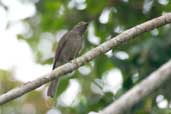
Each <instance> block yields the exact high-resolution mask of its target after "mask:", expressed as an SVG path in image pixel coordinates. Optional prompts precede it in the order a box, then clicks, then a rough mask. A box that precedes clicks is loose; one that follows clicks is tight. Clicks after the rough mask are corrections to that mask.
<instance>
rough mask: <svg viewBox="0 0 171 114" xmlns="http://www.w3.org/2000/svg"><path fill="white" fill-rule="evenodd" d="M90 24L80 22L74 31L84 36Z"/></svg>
mask: <svg viewBox="0 0 171 114" xmlns="http://www.w3.org/2000/svg"><path fill="white" fill-rule="evenodd" d="M87 26H88V23H87V22H84V21H82V22H79V23H78V24H77V25H76V26H75V27H74V28H73V31H76V32H79V33H80V34H83V33H84V32H85V31H86V29H87Z"/></svg>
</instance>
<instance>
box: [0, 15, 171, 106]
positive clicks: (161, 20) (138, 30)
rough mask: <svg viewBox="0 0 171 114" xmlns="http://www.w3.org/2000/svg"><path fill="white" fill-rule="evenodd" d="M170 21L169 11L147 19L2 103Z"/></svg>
mask: <svg viewBox="0 0 171 114" xmlns="http://www.w3.org/2000/svg"><path fill="white" fill-rule="evenodd" d="M168 23H171V13H167V14H165V15H163V16H160V17H158V18H155V19H152V20H150V21H147V22H145V23H143V24H140V25H137V26H135V27H133V28H131V29H128V30H126V31H124V32H123V33H121V34H120V35H118V36H116V37H114V38H112V39H110V40H108V41H106V42H104V43H102V44H101V45H99V46H97V47H96V48H94V49H92V50H90V51H88V52H87V53H85V54H84V55H82V56H81V57H78V58H77V59H75V60H73V61H71V62H69V63H66V64H64V65H62V66H60V67H58V68H56V69H55V70H53V71H52V72H51V73H49V74H46V75H44V76H42V77H41V78H38V79H36V80H34V81H32V82H29V83H27V84H24V85H22V86H21V87H18V88H15V89H13V90H10V91H9V92H7V93H5V94H3V95H1V96H0V104H4V103H6V102H8V101H10V100H13V99H15V98H17V97H20V96H22V95H23V94H25V93H28V92H30V91H32V90H33V89H36V88H38V87H40V86H41V85H43V84H45V83H47V82H49V81H51V80H54V79H56V77H59V76H61V75H64V74H66V73H69V72H72V71H73V70H75V69H77V68H78V67H80V66H82V65H83V64H85V63H86V62H88V61H90V60H92V59H94V58H95V57H97V56H98V55H100V54H102V53H105V52H107V51H109V50H110V49H112V48H113V47H116V46H119V45H120V44H122V43H125V42H127V41H128V40H131V39H133V38H134V37H135V36H137V35H140V34H142V33H144V32H147V31H150V30H152V29H154V28H157V27H160V26H162V25H165V24H168Z"/></svg>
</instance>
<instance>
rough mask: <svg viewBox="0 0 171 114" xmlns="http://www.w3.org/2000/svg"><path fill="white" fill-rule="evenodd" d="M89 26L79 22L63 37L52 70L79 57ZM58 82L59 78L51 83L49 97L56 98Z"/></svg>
mask: <svg viewBox="0 0 171 114" xmlns="http://www.w3.org/2000/svg"><path fill="white" fill-rule="evenodd" d="M87 26H88V23H87V22H84V21H82V22H79V23H78V24H77V25H75V26H74V27H73V29H72V30H70V31H69V32H67V33H66V34H64V35H63V37H62V38H61V39H60V41H59V43H58V48H57V49H56V54H55V57H54V62H53V67H52V70H54V69H55V68H57V67H59V66H60V65H63V64H65V63H67V62H69V61H70V60H72V59H74V58H75V57H77V56H78V54H79V51H80V49H81V48H82V45H83V34H84V32H85V31H86V29H87ZM58 81H59V77H57V78H56V79H55V80H53V81H52V82H51V83H50V85H49V87H48V91H47V96H49V97H54V96H55V94H56V88H57V85H58Z"/></svg>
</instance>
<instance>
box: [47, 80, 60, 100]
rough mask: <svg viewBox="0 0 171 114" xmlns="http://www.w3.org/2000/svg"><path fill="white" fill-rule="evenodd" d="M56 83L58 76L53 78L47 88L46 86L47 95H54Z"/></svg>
mask: <svg viewBox="0 0 171 114" xmlns="http://www.w3.org/2000/svg"><path fill="white" fill-rule="evenodd" d="M57 84H58V78H57V79H55V80H53V81H52V82H51V83H50V85H49V88H48V91H47V95H48V96H50V97H54V96H55V92H56V87H57Z"/></svg>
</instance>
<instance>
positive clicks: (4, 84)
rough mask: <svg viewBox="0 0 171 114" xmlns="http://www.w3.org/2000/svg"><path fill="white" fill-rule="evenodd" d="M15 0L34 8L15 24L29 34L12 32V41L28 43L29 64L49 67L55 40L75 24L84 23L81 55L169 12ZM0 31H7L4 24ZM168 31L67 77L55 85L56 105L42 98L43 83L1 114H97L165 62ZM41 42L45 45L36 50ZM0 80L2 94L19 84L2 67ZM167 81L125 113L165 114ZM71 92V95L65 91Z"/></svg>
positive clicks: (161, 2)
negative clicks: (71, 87) (86, 24)
mask: <svg viewBox="0 0 171 114" xmlns="http://www.w3.org/2000/svg"><path fill="white" fill-rule="evenodd" d="M16 1H18V2H20V3H23V4H28V3H32V4H33V5H35V7H36V13H35V14H34V15H32V16H30V17H27V18H24V19H20V20H19V21H21V22H24V23H26V24H27V25H28V27H29V31H28V32H26V33H21V34H17V39H18V40H19V41H25V42H26V43H28V44H29V46H30V47H31V49H32V53H33V55H34V60H35V61H36V63H38V64H41V65H42V66H44V65H52V62H53V54H54V51H55V48H56V47H57V45H58V44H57V41H58V40H59V38H60V36H61V35H62V34H64V33H65V32H66V31H68V30H70V29H71V28H72V27H73V26H74V25H75V24H77V23H78V22H80V21H87V22H89V27H88V30H87V32H86V34H85V36H84V37H85V44H84V48H83V49H82V51H81V54H83V53H85V52H87V51H89V50H90V49H92V48H94V47H95V46H97V45H98V44H100V43H102V42H104V41H106V40H108V39H110V38H111V37H113V36H116V35H117V34H119V33H120V32H122V31H124V30H126V29H128V28H130V27H133V26H135V25H137V24H140V23H142V22H145V21H147V20H149V19H152V18H155V17H157V16H160V15H162V14H163V13H165V12H170V11H171V1H169V0H40V1H38V0H37V1H34V0H30V1H28V0H16ZM1 7H3V8H4V9H5V10H6V12H7V13H8V11H9V8H10V6H8V5H6V4H5V3H4V2H3V1H1ZM21 10H22V9H21ZM7 22H9V21H7ZM8 24H9V25H10V24H11V23H10V22H9V23H8ZM5 29H9V28H8V26H7V27H6V28H5ZM170 31H171V26H170V25H166V26H163V27H161V28H158V29H155V30H153V31H151V32H148V33H145V34H143V35H141V36H138V37H139V38H138V39H136V40H132V41H130V42H127V43H125V44H124V45H121V46H119V47H118V48H117V49H116V48H114V49H112V50H111V51H110V52H108V53H106V54H104V55H101V56H99V57H97V58H96V59H95V60H93V61H92V62H90V63H87V64H86V65H85V66H84V67H82V68H81V69H79V70H77V71H74V72H73V73H71V74H68V75H69V77H66V78H63V79H61V81H60V85H59V87H58V93H57V95H58V100H57V101H58V103H57V104H56V106H55V107H52V104H53V99H48V98H47V97H46V89H47V85H46V86H43V87H41V88H40V89H37V90H35V91H32V92H30V93H28V94H26V95H24V96H22V97H20V98H18V99H16V100H14V101H11V102H9V103H7V104H5V105H2V106H0V114H59V113H62V114H87V113H89V112H91V111H95V112H96V111H99V110H101V109H103V108H104V107H105V106H107V105H109V104H110V103H111V102H113V101H114V100H116V99H117V98H119V97H120V96H121V95H122V94H124V93H125V92H126V91H128V90H129V89H130V88H132V87H133V86H134V85H135V84H137V83H138V82H139V81H141V80H142V79H144V78H145V77H146V76H147V75H148V74H150V73H151V72H152V71H154V70H155V69H157V68H158V67H159V66H161V65H162V64H163V63H165V62H166V61H168V60H169V59H170V56H171V32H170ZM56 39H57V40H56ZM9 42H10V41H9ZM42 42H44V45H43V47H42V48H41V49H40V48H39V46H40V43H42ZM46 42H48V44H47V45H49V42H50V45H51V48H50V49H49V48H47V47H48V46H46ZM4 50H6V49H4ZM50 52H52V53H50ZM1 53H2V52H1ZM2 54H3V53H2ZM23 54H24V53H23ZM21 59H22V58H21ZM109 74H111V75H112V77H113V78H111V75H110V78H109ZM120 74H121V79H120V77H119V76H120ZM107 77H108V78H107ZM107 79H112V80H111V81H113V80H115V79H116V81H114V82H109V80H108V81H106V80H107ZM11 80H12V81H11ZM0 81H1V83H0V87H1V88H0V92H1V93H4V92H6V91H8V90H10V89H12V88H14V87H17V86H19V85H21V84H22V83H23V82H21V81H20V80H17V79H15V76H14V74H13V71H11V70H9V69H3V68H2V69H1V70H0ZM71 82H73V83H74V84H77V85H75V86H77V88H78V89H77V92H76V93H77V94H76V97H74V99H73V100H72V101H70V103H66V102H67V101H65V102H64V101H61V100H59V99H64V100H65V99H67V96H63V97H61V96H62V94H63V93H64V92H65V91H66V90H67V88H69V85H71ZM169 82H170V80H168V83H167V84H165V85H164V86H163V87H162V88H161V89H159V90H158V91H155V92H154V93H152V94H151V95H150V96H148V97H147V98H145V99H143V100H142V101H141V102H140V103H138V104H136V105H135V106H134V107H132V109H131V110H130V111H129V112H127V113H128V114H129V113H130V114H170V113H171V109H170V108H171V103H170V98H171V94H170V84H169ZM108 83H109V84H108ZM113 83H116V84H113ZM113 85H115V86H113ZM72 92H74V91H71V92H70V93H72ZM70 95H71V94H69V96H70ZM69 98H70V97H69Z"/></svg>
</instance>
